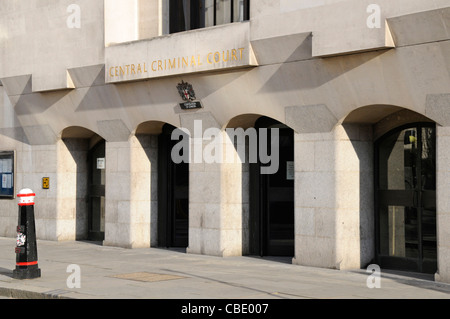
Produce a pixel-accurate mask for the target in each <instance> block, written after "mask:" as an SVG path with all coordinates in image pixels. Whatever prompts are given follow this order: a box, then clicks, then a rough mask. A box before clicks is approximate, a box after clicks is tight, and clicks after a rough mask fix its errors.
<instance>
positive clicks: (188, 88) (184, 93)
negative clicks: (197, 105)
mask: <svg viewBox="0 0 450 319" xmlns="http://www.w3.org/2000/svg"><path fill="white" fill-rule="evenodd" d="M177 89H178V93H180V96H181V98H182V99H183V100H184V101H187V102H190V101H194V100H195V92H194V89H193V88H192V85H191V84H189V83H187V82H184V81H181V83H178V85H177Z"/></svg>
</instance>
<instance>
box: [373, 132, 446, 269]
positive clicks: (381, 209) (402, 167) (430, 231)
mask: <svg viewBox="0 0 450 319" xmlns="http://www.w3.org/2000/svg"><path fill="white" fill-rule="evenodd" d="M375 162H376V163H375V167H376V177H375V178H376V180H375V182H376V183H375V184H376V195H375V196H376V198H375V203H376V235H377V241H376V253H377V256H376V257H377V262H378V264H379V265H380V266H381V267H385V268H392V269H401V270H407V271H416V272H424V273H434V272H436V269H437V261H436V256H437V248H436V129H435V125H434V124H432V123H418V124H412V125H408V126H403V127H400V128H398V129H395V130H393V131H391V132H389V133H388V134H386V135H384V136H383V137H382V138H381V139H380V140H379V141H377V142H376V144H375Z"/></svg>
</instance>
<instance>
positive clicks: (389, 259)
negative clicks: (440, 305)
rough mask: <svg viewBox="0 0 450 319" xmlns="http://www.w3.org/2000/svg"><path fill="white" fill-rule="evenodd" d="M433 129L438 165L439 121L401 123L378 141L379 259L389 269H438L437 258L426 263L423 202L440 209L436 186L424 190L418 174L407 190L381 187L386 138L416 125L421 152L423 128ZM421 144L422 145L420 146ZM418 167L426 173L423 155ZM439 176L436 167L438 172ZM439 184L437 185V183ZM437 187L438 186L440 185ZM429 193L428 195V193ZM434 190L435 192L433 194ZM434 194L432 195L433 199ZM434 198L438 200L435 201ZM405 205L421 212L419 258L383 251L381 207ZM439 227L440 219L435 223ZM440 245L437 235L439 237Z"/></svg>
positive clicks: (419, 215) (377, 221) (376, 171)
mask: <svg viewBox="0 0 450 319" xmlns="http://www.w3.org/2000/svg"><path fill="white" fill-rule="evenodd" d="M425 127H427V128H433V137H432V138H433V141H432V142H433V151H434V160H435V162H434V164H435V167H436V124H435V123H433V122H414V123H408V124H405V125H401V126H399V127H396V128H394V129H391V130H389V131H388V132H386V133H385V134H383V135H382V136H381V137H380V138H378V139H377V140H376V141H375V143H374V198H375V207H374V208H375V211H374V212H375V218H374V221H375V262H376V263H377V264H378V265H380V267H382V268H383V267H384V268H388V269H398V270H404V271H413V272H421V273H434V272H435V271H436V270H437V261H436V263H434V262H429V263H426V264H425V263H424V258H423V231H422V223H423V221H422V217H423V211H424V210H425V208H426V207H423V203H424V202H427V203H431V206H428V208H434V209H436V189H435V190H434V191H433V190H428V191H423V190H422V176H421V175H422V174H417V179H418V180H417V183H416V187H415V188H414V189H407V190H383V189H380V187H379V178H380V159H379V153H380V152H379V147H380V144H381V143H382V142H383V141H385V140H386V138H388V137H389V136H392V135H393V134H395V133H398V132H401V131H403V130H406V129H408V128H411V129H412V128H415V129H416V130H417V140H418V144H417V145H418V147H419V148H418V151H417V152H418V154H420V153H421V151H422V149H423V148H422V147H423V145H422V144H423V139H422V129H423V128H425ZM419 144H420V146H419ZM415 164H416V166H417V168H416V170H417V171H418V172H422V163H421V160H420V157H419V156H418V157H417V158H416V163H415ZM434 174H435V177H436V170H435V171H434ZM436 187H437V185H436ZM436 187H435V188H436ZM425 192H426V194H424V193H425ZM433 193H434V194H433ZM430 197H431V198H430ZM433 201H434V203H433ZM385 205H387V206H390V205H393V206H405V207H413V208H415V209H416V211H417V221H418V223H417V239H418V257H417V258H412V257H397V256H388V255H383V254H381V244H380V240H381V225H380V210H381V209H382V207H383V206H385ZM435 227H437V222H436V224H435ZM436 246H437V238H436Z"/></svg>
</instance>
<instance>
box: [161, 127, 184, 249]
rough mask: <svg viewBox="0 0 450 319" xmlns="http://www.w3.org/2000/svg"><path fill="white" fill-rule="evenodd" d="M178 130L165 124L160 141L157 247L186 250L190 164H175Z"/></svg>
mask: <svg viewBox="0 0 450 319" xmlns="http://www.w3.org/2000/svg"><path fill="white" fill-rule="evenodd" d="M174 129H175V127H173V126H171V125H169V124H165V125H164V127H163V131H162V133H161V135H160V136H159V140H158V245H159V246H161V247H187V246H188V239H189V163H183V162H182V163H179V164H176V163H174V162H173V161H172V158H171V151H172V148H173V146H174V145H175V144H177V143H178V140H174V141H172V139H171V134H172V131H173V130H174ZM185 138H187V137H185Z"/></svg>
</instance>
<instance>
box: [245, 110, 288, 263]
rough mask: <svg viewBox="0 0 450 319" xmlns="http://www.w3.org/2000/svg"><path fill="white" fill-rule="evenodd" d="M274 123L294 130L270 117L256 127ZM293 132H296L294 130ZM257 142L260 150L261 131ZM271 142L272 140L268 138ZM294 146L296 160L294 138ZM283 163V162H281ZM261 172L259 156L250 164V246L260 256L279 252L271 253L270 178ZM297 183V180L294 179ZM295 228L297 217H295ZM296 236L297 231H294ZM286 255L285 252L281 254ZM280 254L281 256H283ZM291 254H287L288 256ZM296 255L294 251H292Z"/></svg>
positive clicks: (285, 128) (268, 126)
mask: <svg viewBox="0 0 450 319" xmlns="http://www.w3.org/2000/svg"><path fill="white" fill-rule="evenodd" d="M274 125H283V126H285V127H283V128H280V131H281V130H292V129H291V128H290V127H287V126H286V125H284V124H283V123H281V122H279V121H276V120H274V119H271V118H268V117H265V116H263V117H260V118H259V119H258V120H256V122H255V125H254V127H255V129H257V130H258V129H259V128H270V127H272V126H274ZM292 134H294V132H293V130H292ZM281 135H282V134H281V132H280V136H281ZM257 137H258V138H257V143H258V152H259V132H258V133H257ZM268 143H270V140H268ZM292 148H293V150H292V151H293V153H294V158H293V160H294V161H295V152H294V140H292ZM280 164H281V163H280ZM260 172H261V163H260V161H259V158H258V162H257V163H250V164H249V175H250V176H249V188H250V189H249V199H250V209H249V233H250V236H249V247H250V249H249V250H250V251H249V252H250V254H252V255H258V256H261V257H262V256H276V255H278V254H271V253H270V251H269V250H270V249H269V247H268V246H269V245H268V241H269V194H268V191H269V179H268V176H267V175H263V174H261V173H260ZM293 183H294V185H295V180H294V181H293ZM294 185H293V186H292V201H293V202H294V203H295V191H294ZM292 214H293V216H295V204H294V211H293V212H292ZM294 228H295V219H294ZM293 235H294V237H295V231H294V232H293ZM293 245H294V248H295V238H294V244H293ZM281 255H283V256H284V254H281ZM281 255H280V256H281ZM288 255H289V256H290V254H286V256H288ZM292 256H294V251H293V252H292Z"/></svg>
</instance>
